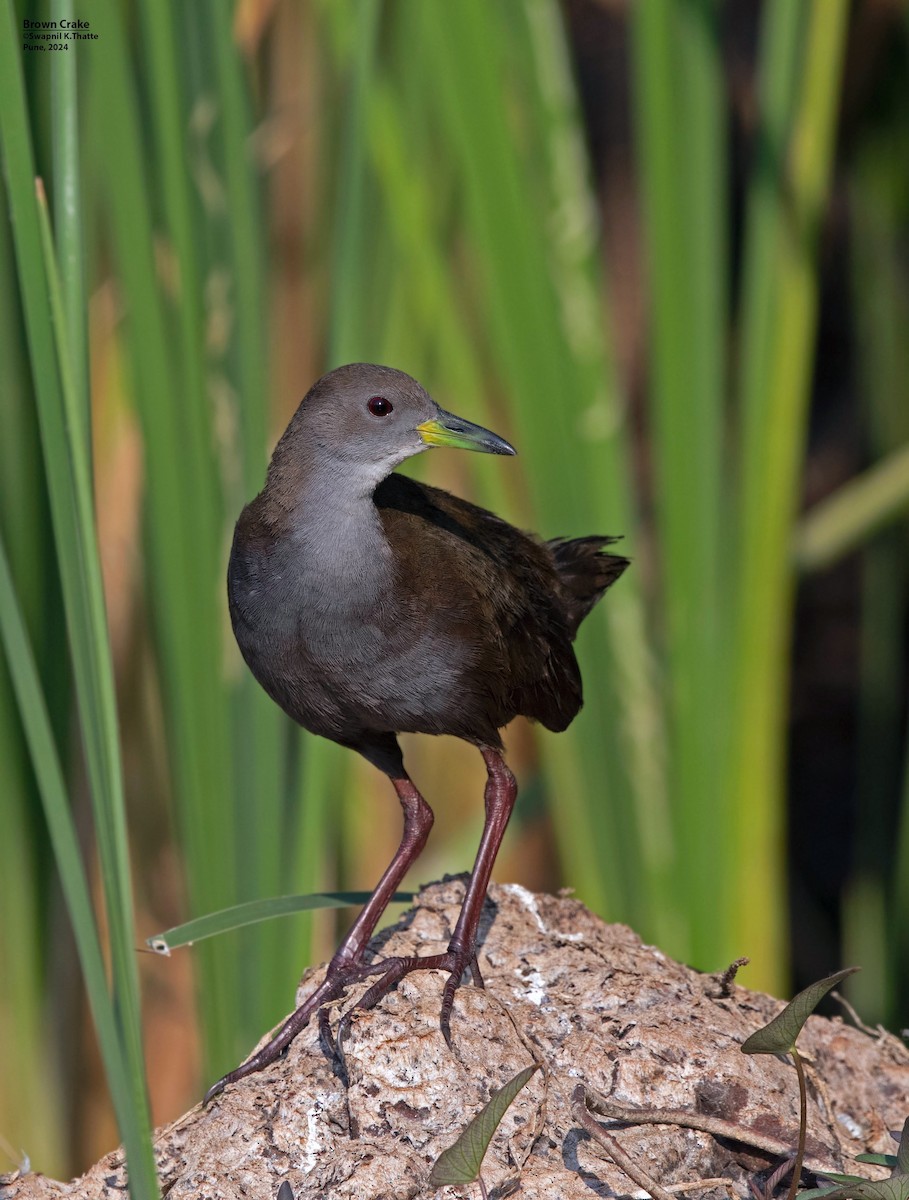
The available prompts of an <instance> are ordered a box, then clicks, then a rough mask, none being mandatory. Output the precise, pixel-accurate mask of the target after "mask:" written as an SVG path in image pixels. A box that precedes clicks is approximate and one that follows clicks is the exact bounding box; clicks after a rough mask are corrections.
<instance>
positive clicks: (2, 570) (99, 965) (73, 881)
mask: <svg viewBox="0 0 909 1200" xmlns="http://www.w3.org/2000/svg"><path fill="white" fill-rule="evenodd" d="M0 636H2V642H3V647H4V651H5V656H6V661H7V665H8V667H9V671H10V676H11V679H12V682H13V687H14V690H15V693H16V697H17V700H18V703H19V713H20V716H21V718H22V724H23V728H24V730H25V736H26V740H27V742H28V745H29V750H30V752H31V760H32V766H33V768H34V771H35V775H36V777H37V780H38V791H39V794H40V796H41V801H42V805H43V808H44V816H45V819H46V821H47V825H48V829H49V830H50V837H51V843H52V845H53V848H54V858H55V861H56V864H57V869H58V871H59V873H60V881H61V884H62V887H63V894H64V896H65V898H66V905H67V909H68V911H69V915H70V920H71V922H72V926H73V933H74V935H75V939H76V946H77V949H78V952H79V961H80V963H81V965H82V973H83V977H84V980H85V986H86V990H87V992H88V999H89V1005H90V1007H91V1012H92V1017H93V1019H94V1024H95V1030H96V1032H97V1035H98V1042H99V1046H100V1050H101V1057H102V1059H103V1062H104V1068H105V1072H106V1074H107V1081H108V1086H109V1088H110V1092H111V1100H112V1101H113V1105H114V1111H115V1112H116V1114H117V1122H118V1125H119V1127H120V1134H121V1136H122V1138H123V1142H124V1146H125V1149H126V1156H127V1163H128V1167H129V1183H130V1194H131V1195H133V1196H136V1197H140V1198H142V1200H154V1198H155V1197H157V1196H158V1195H159V1192H158V1185H157V1177H156V1174H155V1160H154V1155H153V1153H152V1144H151V1137H150V1130H149V1120H148V1111H147V1108H146V1106H145V1104H144V1094H143V1095H142V1096H141V1097H139V1099H140V1102H139V1103H137V1088H136V1083H137V1080H136V1076H135V1072H134V1065H133V1063H132V1062H131V1061H130V1055H129V1050H128V1045H127V1043H126V1041H125V1039H124V1036H123V1028H122V1014H121V1013H120V1012H118V1004H117V1001H116V1000H115V999H114V998H113V997H112V996H111V995H110V993H109V992H108V985H107V976H106V972H105V968H104V959H103V957H102V953H101V945H100V942H99V940H98V931H97V926H96V923H95V915H94V911H93V909H92V902H91V893H90V891H89V885H88V880H87V878H86V875H85V869H84V867H83V865H82V858H81V854H80V851H79V841H78V837H77V834H76V828H75V824H74V822H73V819H72V815H71V813H70V809H69V802H68V798H67V794H66V785H65V783H64V780H63V771H62V769H61V767H60V761H59V758H58V757H57V748H56V745H55V744H54V738H53V733H52V731H51V727H50V721H49V719H48V715H47V709H46V707H45V704H44V697H43V695H42V692H41V684H40V682H39V679H38V673H37V670H36V668H35V663H34V659H33V658H32V654H31V650H30V648H29V644H28V635H27V633H26V630H25V624H24V622H23V620H22V615H21V613H20V611H19V605H18V602H17V600H16V595H15V592H14V590H13V582H12V576H11V574H10V570H9V564H8V562H7V557H6V550H5V548H4V545H3V540H2V538H0ZM139 1083H141V1078H140V1079H139Z"/></svg>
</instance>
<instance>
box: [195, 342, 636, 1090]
mask: <svg viewBox="0 0 909 1200" xmlns="http://www.w3.org/2000/svg"><path fill="white" fill-rule="evenodd" d="M430 445H454V446H460V447H463V448H465V449H474V450H483V451H486V452H489V453H497V454H513V453H514V450H513V449H512V448H511V446H509V445H508V443H507V442H505V441H503V440H502V439H501V438H499V437H497V436H496V435H495V434H491V433H489V431H488V430H484V429H482V428H480V427H479V426H475V425H471V424H470V423H468V422H465V421H463V420H461V419H460V418H457V417H454V416H452V414H450V413H446V412H444V411H443V410H442V409H440V408H439V407H438V405H436V404H435V402H434V401H433V400H432V399H431V398H430V397H429V396H428V395H427V394H426V392H425V391H424V390H423V388H422V387H420V385H419V384H418V383H417V382H416V381H415V380H413V379H411V378H410V377H409V376H407V375H404V374H403V373H402V372H399V371H393V370H391V369H390V368H387V367H377V366H371V365H368V364H353V365H351V366H348V367H342V368H339V369H338V370H336V371H333V372H331V373H330V374H329V375H326V376H324V377H323V378H322V379H321V380H319V381H318V383H317V384H316V385H315V386H314V387H313V388H312V389H311V391H310V392H309V394H308V395H307V397H306V399H305V400H304V401H303V403H302V404H301V405H300V407H299V408H298V410H297V412H296V414H295V415H294V417H293V419H292V421H291V423H290V425H289V426H288V429H287V431H286V432H285V434H284V436H283V437H282V439H281V441H280V442H279V443H278V446H277V447H276V449H275V453H274V456H273V458H272V463H271V466H270V468H269V473H268V479H267V482H266V485H265V488H264V489H263V491H262V492H261V493H260V495H259V496H257V497H256V499H255V500H253V501H252V502H251V503H250V504H249V505H247V507H246V508H245V509H244V511H243V513H242V514H241V516H240V519H239V521H238V522H237V528H236V532H235V536H234V543H233V548H232V551H231V559H230V566H229V570H228V596H229V603H230V613H231V620H232V623H233V627H234V632H235V634H236V637H237V641H238V643H239V646H240V649H241V651H242V653H243V655H244V657H245V659H246V661H247V663H248V664H249V667H250V669H251V670H252V672H253V674H254V675H255V676H256V678H257V679H258V680H259V682H260V683H261V684H262V686H263V687H264V688H265V690H266V691H267V692H268V694H269V695H270V696H271V697H272V698H273V699H274V700H275V701H276V702H277V703H278V704H280V705H281V707H282V708H283V709H284V710H285V712H287V713H288V714H289V715H290V716H291V717H293V718H294V720H296V721H298V722H299V723H300V724H301V725H303V726H304V727H305V728H306V729H309V730H310V731H311V732H313V733H316V734H319V735H321V736H323V737H327V738H331V739H332V740H334V741H336V742H339V743H341V744H342V745H345V746H349V747H350V748H351V749H354V750H357V751H358V752H359V753H360V754H362V755H363V756H364V757H366V758H367V759H369V761H370V762H372V763H374V764H375V765H376V766H377V767H379V769H381V770H382V771H384V772H385V773H386V774H387V775H388V776H389V778H390V779H391V781H392V783H393V785H394V787H395V790H396V791H397V794H398V798H399V800H400V801H401V804H402V807H403V810H404V835H403V838H402V842H401V846H400V848H399V850H398V852H397V854H396V855H395V857H394V859H393V861H392V863H391V864H390V865H389V868H388V870H387V871H386V873H385V875H384V876H383V878H382V880H381V881H380V883H379V885H378V887H377V888H376V891H375V893H374V894H373V897H372V899H371V900H370V902H369V904H368V905H367V906H366V908H365V909H364V910H363V912H362V913H361V914H360V917H359V918H358V920H357V922H356V923H355V925H354V927H353V929H352V930H351V932H350V934H348V936H347V938H345V940H344V942H343V943H342V945H341V947H340V948H339V950H338V952H337V953H336V955H335V956H334V958H333V959H332V962H331V964H330V965H329V969H328V973H327V975H326V979H325V982H324V983H323V984H322V985H321V987H320V988H319V989H318V990H317V992H316V993H315V994H314V996H313V997H311V998H310V999H309V1000H308V1001H307V1002H306V1004H304V1005H303V1006H302V1008H300V1009H298V1010H297V1012H296V1013H294V1014H293V1016H292V1017H291V1018H290V1019H289V1020H288V1022H287V1023H286V1024H285V1026H284V1027H283V1028H282V1029H281V1031H280V1032H279V1033H278V1034H277V1035H276V1037H275V1038H273V1039H272V1041H271V1042H270V1043H269V1044H268V1046H266V1047H265V1048H264V1049H263V1050H262V1051H260V1052H259V1054H257V1055H255V1056H253V1058H252V1059H250V1060H249V1061H248V1062H246V1063H244V1064H243V1065H242V1066H241V1067H239V1068H238V1069H237V1070H236V1071H234V1072H231V1074H230V1075H228V1076H226V1077H225V1078H224V1079H223V1080H221V1081H219V1083H218V1084H216V1085H215V1086H214V1088H212V1089H211V1091H210V1093H209V1095H210V1096H211V1095H213V1094H215V1093H216V1092H217V1091H220V1090H221V1089H222V1088H223V1087H224V1086H225V1085H226V1084H227V1083H229V1082H232V1081H234V1080H236V1079H239V1078H241V1077H242V1076H243V1075H246V1074H249V1073H250V1072H251V1071H254V1070H258V1069H259V1068H261V1067H262V1066H264V1065H265V1064H266V1063H267V1062H270V1061H272V1060H273V1059H274V1058H275V1057H276V1056H277V1054H279V1053H280V1052H281V1051H282V1050H283V1048H284V1047H285V1046H286V1045H287V1044H288V1043H289V1042H290V1041H291V1040H292V1038H293V1037H294V1036H295V1035H296V1033H297V1032H298V1031H299V1029H300V1028H302V1027H303V1025H305V1024H306V1022H307V1021H308V1020H309V1019H310V1017H311V1016H312V1015H313V1014H314V1013H316V1012H317V1011H320V1010H321V1012H320V1019H321V1020H322V1021H323V1023H324V1022H326V1021H327V1018H326V1017H325V1016H324V1013H325V1011H326V1010H324V1009H321V1006H322V1005H323V1004H324V1003H325V1002H326V1001H328V1000H331V999H334V998H336V997H337V996H338V995H340V994H341V993H343V991H344V990H345V989H346V987H348V986H349V985H350V984H351V983H353V982H355V981H357V980H359V979H362V978H364V977H366V976H367V975H373V974H378V976H379V978H378V981H377V982H376V983H375V984H374V985H373V986H372V987H371V988H369V990H368V991H367V992H366V994H365V995H364V996H363V997H362V998H361V1000H360V1004H359V1006H366V1007H370V1006H371V1005H372V1004H374V1003H376V1002H377V1001H378V1000H379V999H380V998H381V996H382V995H384V994H385V992H387V991H388V990H389V988H391V987H393V986H394V985H395V983H396V982H397V981H398V980H399V979H400V978H401V977H402V975H404V974H406V973H407V972H408V971H411V970H417V969H424V968H426V967H440V968H442V969H444V970H447V971H448V972H449V973H450V977H449V980H448V982H447V984H446V985H445V989H444V992H443V1002H442V1028H443V1032H444V1033H445V1035H446V1038H448V1036H449V1028H448V1026H449V1018H450V1013H451V1007H452V1002H453V997H454V990H455V988H456V987H457V985H458V983H459V982H460V979H461V976H462V975H463V973H464V972H465V970H467V969H469V970H470V971H471V974H472V975H473V978H474V981H475V982H478V983H479V982H481V981H480V977H479V969H478V965H477V961H476V930H477V923H478V920H479V914H480V909H481V907H482V902H483V898H484V896H485V892H486V886H487V884H488V881H489V875H490V872H491V869H492V864H493V862H494V859H495V855H496V852H497V850H498V846H499V843H500V842H501V838H502V835H503V834H504V831H505V826H506V824H507V820H508V817H509V815H510V812H511V809H512V806H513V804H514V799H515V792H516V788H515V783H514V777H513V776H512V774H511V772H510V771H509V770H508V768H507V767H506V766H505V763H504V760H503V758H502V753H501V751H502V741H501V735H500V732H499V731H500V730H501V729H502V728H503V727H504V726H505V725H507V724H508V723H509V722H510V721H511V720H512V719H513V718H514V717H516V716H525V717H528V718H530V719H531V720H535V721H539V722H541V723H542V724H543V725H545V726H546V727H547V728H548V729H552V730H562V729H564V728H566V726H567V725H568V724H569V723H570V722H571V720H572V719H573V718H574V716H575V715H576V714H577V712H578V710H579V708H580V707H581V700H582V694H581V676H580V672H579V670H578V664H577V660H576V659H575V655H574V650H573V648H572V641H573V640H574V637H575V634H576V633H577V629H578V626H579V625H580V623H581V621H582V620H583V619H584V617H585V616H586V615H587V614H588V613H589V612H590V610H591V608H592V607H593V605H594V604H595V603H596V602H597V600H598V599H599V598H600V597H601V596H602V594H603V592H604V591H605V590H606V589H607V588H608V587H609V586H610V585H611V584H612V583H613V582H614V581H615V580H616V579H617V578H618V577H619V575H620V574H621V573H622V571H623V570H624V569H625V567H626V566H627V560H626V559H624V558H621V557H619V556H617V555H613V554H609V553H606V552H605V547H606V546H607V545H609V544H610V543H611V542H612V541H613V539H612V538H607V537H582V538H576V539H569V538H557V539H555V540H553V541H550V542H543V541H540V540H539V539H537V538H536V537H533V536H532V535H530V534H527V533H523V532H521V531H520V530H518V529H515V528H514V527H513V526H511V525H509V524H508V523H507V522H505V521H503V520H501V519H500V518H499V517H496V516H494V515H493V514H492V513H490V512H487V511H486V510H484V509H482V508H479V507H477V506H476V505H474V504H470V503H468V502H467V501H466V500H461V499H459V498H458V497H456V496H452V495H450V494H448V493H447V492H444V491H441V490H440V489H438V488H433V487H427V486H425V485H423V484H420V483H416V482H414V481H413V480H411V479H408V478H406V477H404V476H401V475H395V474H392V473H391V472H392V470H393V468H394V467H395V466H396V465H398V463H400V462H403V461H404V459H405V458H407V457H409V456H411V455H412V454H416V453H419V452H420V451H422V450H424V449H426V448H427V446H430ZM404 732H407V733H431V734H452V735H454V736H455V737H460V738H463V739H464V740H466V741H469V742H472V743H473V744H474V745H476V746H477V747H478V748H479V749H480V751H481V752H482V754H483V757H484V759H485V761H486V765H487V770H488V773H489V782H488V784H487V789H486V813H487V822H486V828H485V830H484V835H483V841H482V843H481V847H480V852H479V854H478V857H477V861H476V863H475V866H474V870H473V873H472V875H471V879H470V883H469V884H468V889H467V894H466V896H465V901H464V906H463V909H462V913H461V918H460V919H459V921H458V925H457V928H456V929H455V932H454V935H453V937H452V939H451V942H450V944H449V947H448V951H447V952H446V953H445V954H442V955H434V956H432V957H431V958H421V959H416V960H413V959H409V960H399V959H392V960H387V961H386V962H383V963H381V964H369V965H367V964H364V962H363V954H364V950H365V947H366V943H367V941H368V939H369V937H370V935H371V934H372V931H373V929H374V928H375V925H376V922H377V921H378V918H379V916H380V915H381V912H382V910H383V909H384V907H385V906H386V904H387V903H388V899H389V898H390V896H391V895H392V894H393V892H394V890H395V889H396V888H397V886H398V884H399V883H400V880H401V879H402V877H403V875H404V873H405V871H406V870H407V868H408V867H409V866H410V864H411V863H412V862H413V861H414V860H415V858H416V856H417V854H419V852H420V850H421V849H422V847H423V845H424V844H425V841H426V837H427V836H428V833H429V828H430V825H431V823H432V813H431V811H430V809H429V807H428V805H427V804H426V802H425V801H424V800H423V798H422V797H421V796H420V795H419V793H418V792H417V790H416V788H415V787H414V785H413V783H412V782H411V780H410V779H409V777H408V776H407V773H406V771H405V770H404V764H403V759H402V757H401V751H400V748H399V746H398V742H397V736H396V735H397V734H399V733H404Z"/></svg>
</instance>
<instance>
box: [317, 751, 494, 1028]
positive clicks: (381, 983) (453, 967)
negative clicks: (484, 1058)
mask: <svg viewBox="0 0 909 1200" xmlns="http://www.w3.org/2000/svg"><path fill="white" fill-rule="evenodd" d="M482 754H483V758H484V760H485V762H486V770H487V772H488V778H487V780H486V792H485V801H486V823H485V825H484V826H483V837H482V838H481V840H480V848H479V850H478V851H477V857H476V861H475V862H474V865H473V871H472V872H471V874H470V879H469V880H468V883H467V892H466V893H465V896H464V902H463V904H462V905H461V912H460V914H459V915H458V921H457V924H456V925H455V930H454V933H453V934H452V936H451V941H450V942H449V943H448V949H447V951H446V952H445V953H444V954H429V955H423V956H418V955H410V956H408V957H402V958H389V959H385V960H384V961H383V962H378V963H374V964H373V965H372V967H371V968H370V971H381V976H380V978H379V979H377V980H376V982H375V983H374V984H373V985H372V987H371V988H369V989H368V990H367V991H366V992H364V994H363V995H362V996H361V997H360V999H359V1001H358V1002H357V1003H356V1004H355V1005H354V1006H353V1008H352V1009H350V1010H349V1011H348V1012H347V1013H346V1014H345V1016H344V1018H343V1020H342V1021H341V1026H340V1028H339V1030H338V1040H339V1043H340V1041H341V1039H342V1037H343V1034H344V1032H345V1030H346V1028H347V1026H348V1025H349V1024H350V1017H351V1015H352V1013H353V1012H354V1011H356V1010H357V1009H369V1008H373V1007H374V1006H375V1005H376V1004H378V1002H379V1001H380V1000H381V999H382V997H383V996H386V995H387V994H388V993H389V992H390V991H391V990H392V989H393V988H394V987H395V986H396V984H397V983H399V982H400V980H401V979H403V978H404V976H405V975H409V974H410V973H411V972H412V971H427V970H433V969H438V970H443V971H448V972H450V976H449V979H448V981H447V982H446V984H445V990H444V991H443V993H442V1010H441V1015H440V1020H439V1025H440V1028H441V1030H442V1034H443V1036H444V1038H445V1041H446V1042H447V1043H448V1044H449V1046H450V1045H451V1025H450V1023H451V1010H452V1007H453V1005H454V994H455V991H456V990H457V988H458V985H459V984H460V982H461V979H462V977H463V975H464V972H465V971H466V970H467V969H468V967H469V968H470V970H471V974H472V975H473V976H474V983H476V984H477V985H478V986H479V987H482V986H483V981H482V979H481V978H480V970H479V964H478V963H477V929H478V927H479V924H480V913H481V912H482V911H483V901H484V900H485V899H486V889H487V887H488V886H489V877H490V875H491V874H492V868H493V864H494V863H495V860H496V855H497V854H498V852H499V847H500V846H501V844H502V838H503V837H504V835H505V829H506V827H507V825H508V819H509V817H510V816H511V813H512V810H513V808H514V804H515V799H516V798H517V794H518V787H517V783H516V781H515V777H514V775H512V773H511V771H510V770H509V769H508V767H507V766H506V765H505V760H504V759H503V758H502V755H501V753H500V752H499V751H498V750H490V749H488V748H483V749H482ZM365 973H366V972H365V971H364V974H365Z"/></svg>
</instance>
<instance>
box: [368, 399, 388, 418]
mask: <svg viewBox="0 0 909 1200" xmlns="http://www.w3.org/2000/svg"><path fill="white" fill-rule="evenodd" d="M366 407H367V408H368V409H369V411H370V412H371V413H372V415H373V416H374V417H387V416H388V414H389V413H390V412H392V411H393V410H394V405H393V404H392V403H391V401H390V400H386V399H385V397H384V396H371V397H370V398H369V400H367V401H366Z"/></svg>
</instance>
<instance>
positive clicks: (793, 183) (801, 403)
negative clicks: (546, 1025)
mask: <svg viewBox="0 0 909 1200" xmlns="http://www.w3.org/2000/svg"><path fill="white" fill-rule="evenodd" d="M847 15H848V6H847V5H846V4H845V3H842V2H841V0H834V2H833V3H825V2H824V0H814V2H813V3H811V4H805V5H793V4H788V3H787V2H786V0H770V3H768V5H767V6H766V9H765V13H764V34H763V43H762V51H761V90H760V100H761V126H760V131H759V135H758V153H757V156H756V160H755V164H754V168H753V173H752V181H751V184H750V195H749V202H748V214H747V229H746V247H745V270H744V277H743V283H742V289H743V290H742V297H743V299H742V306H743V320H744V331H745V332H744V342H743V346H742V353H741V358H740V372H739V379H738V393H739V396H740V400H741V404H742V412H743V419H742V430H741V446H740V454H739V461H738V470H739V477H740V485H739V486H740V497H741V508H740V514H739V517H738V522H739V523H738V527H737V530H736V536H735V544H736V547H737V549H738V560H737V567H736V576H735V584H734V586H735V597H736V599H735V606H736V607H735V625H734V629H733V631H732V636H733V643H732V665H733V672H734V674H733V685H732V689H731V694H732V697H733V701H734V709H735V711H734V716H733V726H732V732H731V746H730V774H729V777H728V780H727V783H726V792H727V796H728V797H729V802H730V804H731V805H732V810H733V812H734V814H735V818H736V835H735V842H734V845H735V847H736V849H735V850H734V853H733V856H732V857H733V861H735V862H736V863H737V864H739V871H738V874H737V877H736V878H737V891H736V895H735V896H734V897H733V903H732V918H733V927H734V928H735V929H736V930H737V937H738V939H739V944H740V945H745V946H747V947H748V951H749V954H750V955H751V957H752V961H753V962H755V964H756V965H758V964H759V969H760V970H761V972H762V975H761V986H764V987H771V988H776V987H778V986H779V984H780V977H781V967H782V963H783V961H784V946H785V934H784V928H785V911H784V904H783V898H784V896H785V888H784V875H783V866H784V860H783V858H782V856H781V854H780V846H781V845H782V842H783V754H784V734H785V724H784V719H783V714H784V713H785V711H786V705H785V697H786V687H787V679H786V656H787V651H788V638H789V631H790V628H791V612H792V588H793V571H792V560H791V556H790V554H789V553H788V550H789V545H790V539H791V534H792V525H793V521H794V517H795V508H796V500H797V481H798V473H799V467H800V464H801V461H802V456H803V451H804V437H805V419H806V412H807V403H808V396H809V383H810V367H811V362H812V355H813V351H814V339H815V330H816V321H817V279H816V265H815V260H816V247H817V233H818V226H819V222H820V219H821V216H822V214H823V209H824V204H825V201H826V196H827V187H828V180H829V175H830V165H831V160H832V153H833V143H834V131H835V128H836V115H837V99H838V96H839V84H840V74H841V68H842V54H843V46H844V36H845V28H846V21H847ZM745 862H747V863H748V864H749V867H748V870H747V871H746V870H742V869H741V864H743V863H745ZM755 880H759V881H760V888H761V895H762V897H763V898H764V899H763V901H762V903H761V904H760V905H756V904H755V903H754V881H755Z"/></svg>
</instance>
